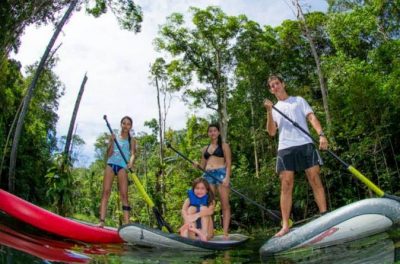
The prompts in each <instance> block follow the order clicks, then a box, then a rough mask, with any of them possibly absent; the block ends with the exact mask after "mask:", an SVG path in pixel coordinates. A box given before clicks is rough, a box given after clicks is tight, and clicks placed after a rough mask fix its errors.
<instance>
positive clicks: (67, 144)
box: [64, 73, 88, 158]
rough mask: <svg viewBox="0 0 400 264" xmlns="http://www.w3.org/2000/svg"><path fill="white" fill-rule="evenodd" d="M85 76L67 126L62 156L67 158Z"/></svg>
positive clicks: (83, 88)
mask: <svg viewBox="0 0 400 264" xmlns="http://www.w3.org/2000/svg"><path fill="white" fill-rule="evenodd" d="M87 79H88V78H87V75H86V73H85V76H84V77H83V80H82V83H81V88H80V89H79V93H78V97H77V98H76V101H75V107H74V111H73V113H72V117H71V122H70V124H69V129H68V134H67V139H66V141H65V147H64V155H65V156H66V157H67V158H68V155H69V151H70V146H71V140H72V132H73V129H74V126H75V120H76V116H77V114H78V109H79V105H80V102H81V99H82V95H83V92H84V90H85V84H86V81H87Z"/></svg>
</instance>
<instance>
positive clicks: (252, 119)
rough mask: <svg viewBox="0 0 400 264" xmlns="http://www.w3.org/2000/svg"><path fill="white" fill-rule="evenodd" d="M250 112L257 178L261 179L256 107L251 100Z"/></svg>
mask: <svg viewBox="0 0 400 264" xmlns="http://www.w3.org/2000/svg"><path fill="white" fill-rule="evenodd" d="M250 110H251V133H252V134H253V151H254V165H255V167H256V178H257V179H258V178H259V177H260V175H259V170H260V168H259V164H258V153H257V140H256V131H255V128H254V106H253V101H252V100H251V98H250Z"/></svg>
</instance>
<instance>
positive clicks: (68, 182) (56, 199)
mask: <svg viewBox="0 0 400 264" xmlns="http://www.w3.org/2000/svg"><path fill="white" fill-rule="evenodd" d="M71 169H72V163H71V162H70V160H69V158H68V157H67V156H65V155H63V154H59V155H57V156H55V157H54V164H53V166H52V167H50V168H49V170H48V173H47V174H46V175H45V178H46V186H47V192H46V196H47V197H48V198H49V200H50V201H51V203H52V206H53V207H54V208H55V209H56V212H57V213H58V214H60V215H62V216H65V215H67V214H68V213H70V212H69V210H70V209H72V201H73V192H74V190H75V188H74V183H73V178H72V174H71Z"/></svg>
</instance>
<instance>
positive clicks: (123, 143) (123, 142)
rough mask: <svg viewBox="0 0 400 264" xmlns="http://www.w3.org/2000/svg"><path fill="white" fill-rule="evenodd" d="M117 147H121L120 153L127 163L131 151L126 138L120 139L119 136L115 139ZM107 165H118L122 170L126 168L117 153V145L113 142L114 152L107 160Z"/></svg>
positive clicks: (122, 159)
mask: <svg viewBox="0 0 400 264" xmlns="http://www.w3.org/2000/svg"><path fill="white" fill-rule="evenodd" d="M116 140H117V142H118V144H119V146H120V147H121V150H122V153H123V154H124V155H125V158H126V160H127V161H128V162H129V159H130V157H131V151H130V149H129V145H130V144H129V140H128V138H126V139H122V138H121V137H120V136H118V137H117V138H116ZM107 164H115V165H118V166H120V167H122V168H126V165H127V164H126V162H125V161H124V158H123V157H122V156H121V153H120V152H119V149H118V147H117V145H116V144H115V142H114V151H113V153H112V154H111V156H110V157H109V158H108V160H107Z"/></svg>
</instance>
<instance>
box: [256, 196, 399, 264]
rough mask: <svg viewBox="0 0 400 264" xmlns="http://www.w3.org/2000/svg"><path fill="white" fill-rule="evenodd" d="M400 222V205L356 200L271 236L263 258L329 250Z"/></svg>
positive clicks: (261, 252)
mask: <svg viewBox="0 0 400 264" xmlns="http://www.w3.org/2000/svg"><path fill="white" fill-rule="evenodd" d="M397 223H400V203H399V202H397V201H395V200H392V199H386V198H371V199H364V200H361V201H357V202H354V203H351V204H348V205H346V206H343V207H341V208H338V209H336V210H334V211H332V212H329V213H327V214H324V215H322V216H320V217H319V218H317V219H315V220H313V221H311V222H309V223H307V224H304V225H302V226H299V227H297V228H293V229H291V231H290V232H289V233H287V234H286V235H284V236H282V237H272V238H270V239H269V240H267V241H266V242H265V244H264V245H263V246H262V247H261V248H260V254H261V256H268V255H272V254H276V253H280V252H284V251H288V250H293V249H297V248H305V247H315V248H318V247H327V246H332V245H337V244H340V243H343V242H347V241H352V240H356V239H361V238H364V237H368V236H371V235H374V234H378V233H381V232H384V231H386V230H388V229H389V228H391V227H392V226H393V224H397Z"/></svg>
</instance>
